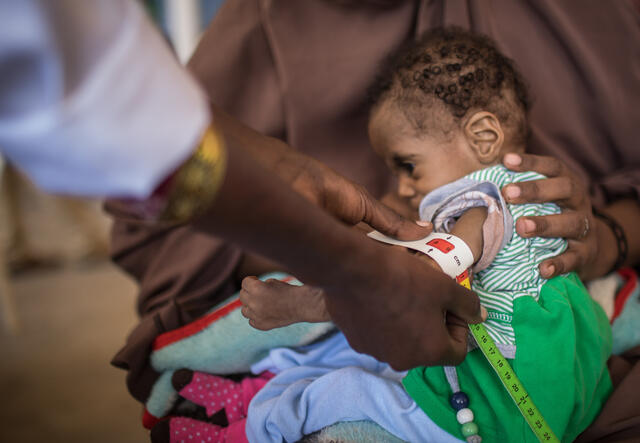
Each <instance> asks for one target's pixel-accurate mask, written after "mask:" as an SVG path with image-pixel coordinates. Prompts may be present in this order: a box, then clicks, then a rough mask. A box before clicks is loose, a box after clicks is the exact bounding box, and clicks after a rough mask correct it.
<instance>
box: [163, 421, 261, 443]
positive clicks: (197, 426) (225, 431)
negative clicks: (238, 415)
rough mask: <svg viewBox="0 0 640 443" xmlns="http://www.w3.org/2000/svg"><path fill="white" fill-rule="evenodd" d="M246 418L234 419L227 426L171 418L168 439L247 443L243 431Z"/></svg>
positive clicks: (178, 442) (181, 442)
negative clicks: (233, 421)
mask: <svg viewBox="0 0 640 443" xmlns="http://www.w3.org/2000/svg"><path fill="white" fill-rule="evenodd" d="M245 422H246V419H243V420H240V421H236V422H235V423H232V424H230V425H229V426H228V427H226V428H223V427H220V426H216V425H212V424H209V423H206V422H203V421H200V420H194V419H192V418H186V417H176V418H173V419H171V422H170V425H169V432H171V435H170V438H169V441H170V442H171V443H186V442H193V443H196V442H197V443H223V442H226V443H248V442H249V440H247V436H246V432H245V430H244V429H245Z"/></svg>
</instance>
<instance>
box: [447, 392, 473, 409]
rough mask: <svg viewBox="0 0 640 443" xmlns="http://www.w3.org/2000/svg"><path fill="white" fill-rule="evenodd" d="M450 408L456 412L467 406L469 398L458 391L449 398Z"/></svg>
mask: <svg viewBox="0 0 640 443" xmlns="http://www.w3.org/2000/svg"><path fill="white" fill-rule="evenodd" d="M450 401H451V407H452V408H453V409H455V410H456V411H459V410H460V409H463V408H466V407H467V406H469V397H467V394H465V393H464V392H462V391H458V392H456V393H454V394H453V395H452V396H451V400H450Z"/></svg>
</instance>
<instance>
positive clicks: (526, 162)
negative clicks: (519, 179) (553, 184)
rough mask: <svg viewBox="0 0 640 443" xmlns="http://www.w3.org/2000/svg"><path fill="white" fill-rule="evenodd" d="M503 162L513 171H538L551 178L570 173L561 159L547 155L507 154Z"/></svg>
mask: <svg viewBox="0 0 640 443" xmlns="http://www.w3.org/2000/svg"><path fill="white" fill-rule="evenodd" d="M502 163H503V164H504V165H505V166H506V167H507V168H509V169H511V170H512V171H517V172H523V171H536V172H538V173H540V174H542V175H545V176H547V177H549V178H552V177H560V176H563V175H570V172H569V170H568V169H567V167H566V166H565V165H564V163H562V162H561V161H560V160H557V159H556V158H554V157H548V156H546V155H533V154H516V153H513V152H510V153H508V154H505V156H504V158H503V159H502Z"/></svg>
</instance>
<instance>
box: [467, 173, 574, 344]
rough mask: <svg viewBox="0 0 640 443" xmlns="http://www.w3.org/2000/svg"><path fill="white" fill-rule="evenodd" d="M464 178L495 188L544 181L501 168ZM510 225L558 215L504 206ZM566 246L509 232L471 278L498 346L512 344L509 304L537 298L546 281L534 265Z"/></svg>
mask: <svg viewBox="0 0 640 443" xmlns="http://www.w3.org/2000/svg"><path fill="white" fill-rule="evenodd" d="M465 178H467V179H472V180H476V181H478V182H482V181H490V182H492V183H495V184H496V185H497V186H498V187H500V188H502V187H503V186H505V185H507V184H509V183H517V182H525V181H531V180H539V179H543V178H545V177H544V176H543V175H541V174H538V173H537V172H513V171H509V170H508V169H506V168H505V167H504V166H502V165H497V166H492V167H489V168H486V169H482V170H479V171H475V172H473V173H471V174H469V175H467V176H466V177H465ZM507 209H508V210H509V212H511V216H512V217H513V222H514V226H515V222H516V220H517V219H518V218H520V217H523V216H540V215H550V214H559V213H560V212H561V210H560V208H559V207H558V206H557V205H555V204H553V203H528V204H523V205H510V204H507ZM566 247H567V242H566V240H564V239H562V238H542V237H532V238H522V237H520V236H519V235H518V234H517V233H516V230H515V229H513V233H512V235H511V239H510V240H509V241H508V243H507V244H506V246H505V247H503V248H502V249H501V250H500V251H499V252H498V254H497V255H496V257H495V259H494V260H493V262H492V263H491V264H490V265H489V267H487V268H486V269H484V270H482V271H480V272H478V273H477V274H476V275H474V278H473V282H472V289H473V290H474V291H475V292H476V293H477V294H478V296H479V297H480V301H481V302H482V305H483V306H484V307H485V308H486V309H487V311H488V312H489V316H488V318H487V321H486V322H485V326H486V328H487V331H488V333H489V335H491V336H492V338H493V339H494V340H495V341H496V343H498V344H503V345H515V344H516V343H515V334H514V332H513V328H512V326H511V320H512V318H513V301H514V300H515V299H516V298H518V297H523V296H529V297H533V298H534V299H536V300H537V299H538V296H539V293H540V289H541V288H542V285H543V284H544V283H545V282H546V280H545V279H544V278H542V277H541V276H540V272H539V271H538V265H539V264H540V263H541V262H542V261H543V260H545V259H547V258H550V257H553V256H556V255H558V254H560V253H562V252H563V251H564V250H565V249H566Z"/></svg>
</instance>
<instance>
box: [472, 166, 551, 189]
mask: <svg viewBox="0 0 640 443" xmlns="http://www.w3.org/2000/svg"><path fill="white" fill-rule="evenodd" d="M465 178H468V179H471V180H476V181H480V182H484V181H489V182H492V183H495V184H496V185H498V186H499V187H502V186H505V185H508V184H509V183H518V182H526V181H533V180H542V179H544V178H546V177H545V176H544V175H542V174H540V173H538V172H535V171H525V172H515V171H511V170H509V169H507V168H506V167H505V166H504V165H494V166H490V167H488V168H484V169H479V170H477V171H474V172H472V173H471V174H469V175H467V176H466V177H465Z"/></svg>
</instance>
